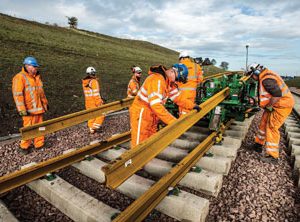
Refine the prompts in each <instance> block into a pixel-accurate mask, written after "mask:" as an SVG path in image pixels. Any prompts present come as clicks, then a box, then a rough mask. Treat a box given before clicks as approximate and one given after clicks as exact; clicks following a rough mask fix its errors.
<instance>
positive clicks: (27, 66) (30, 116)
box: [12, 56, 49, 154]
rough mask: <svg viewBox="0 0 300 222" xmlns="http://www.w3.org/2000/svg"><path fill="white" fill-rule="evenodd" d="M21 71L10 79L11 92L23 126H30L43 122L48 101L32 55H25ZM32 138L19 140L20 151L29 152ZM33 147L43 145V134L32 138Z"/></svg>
mask: <svg viewBox="0 0 300 222" xmlns="http://www.w3.org/2000/svg"><path fill="white" fill-rule="evenodd" d="M23 65H24V66H23V67H22V70H21V72H19V73H18V74H16V75H15V76H14V78H13V81H12V93H13V97H14V100H15V103H16V106H17V110H18V112H19V115H20V116H21V117H22V119H23V126H24V127H25V126H31V125H33V124H36V123H41V122H43V113H45V112H46V111H47V110H49V106H48V101H47V98H46V96H45V93H44V90H43V82H42V80H41V75H40V73H39V71H38V67H39V64H38V62H37V60H36V59H35V58H34V57H30V56H29V57H26V58H25V59H24V62H23ZM31 143H32V140H21V143H20V148H21V149H20V151H21V152H22V153H23V154H28V153H29V147H30V145H31ZM33 144H34V147H35V148H37V149H39V148H41V147H43V146H44V136H40V137H36V138H34V139H33Z"/></svg>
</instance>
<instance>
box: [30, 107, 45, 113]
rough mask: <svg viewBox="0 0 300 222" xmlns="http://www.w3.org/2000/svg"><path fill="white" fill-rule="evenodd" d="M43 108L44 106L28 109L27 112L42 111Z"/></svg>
mask: <svg viewBox="0 0 300 222" xmlns="http://www.w3.org/2000/svg"><path fill="white" fill-rule="evenodd" d="M42 110H43V108H34V109H29V110H27V112H29V113H33V112H37V111H42Z"/></svg>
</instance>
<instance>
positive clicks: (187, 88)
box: [178, 87, 197, 91]
mask: <svg viewBox="0 0 300 222" xmlns="http://www.w3.org/2000/svg"><path fill="white" fill-rule="evenodd" d="M178 89H179V90H181V91H184V90H196V89H197V88H193V87H183V88H178Z"/></svg>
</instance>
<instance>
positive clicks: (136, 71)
mask: <svg viewBox="0 0 300 222" xmlns="http://www.w3.org/2000/svg"><path fill="white" fill-rule="evenodd" d="M133 72H134V73H141V72H142V69H141V68H140V67H138V66H136V67H134V68H133Z"/></svg>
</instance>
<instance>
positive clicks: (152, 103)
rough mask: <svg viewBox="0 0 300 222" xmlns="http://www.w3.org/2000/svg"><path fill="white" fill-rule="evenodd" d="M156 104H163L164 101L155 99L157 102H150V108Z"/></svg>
mask: <svg viewBox="0 0 300 222" xmlns="http://www.w3.org/2000/svg"><path fill="white" fill-rule="evenodd" d="M156 103H162V100H161V99H155V100H152V101H151V102H150V106H153V105H155V104H156Z"/></svg>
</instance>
